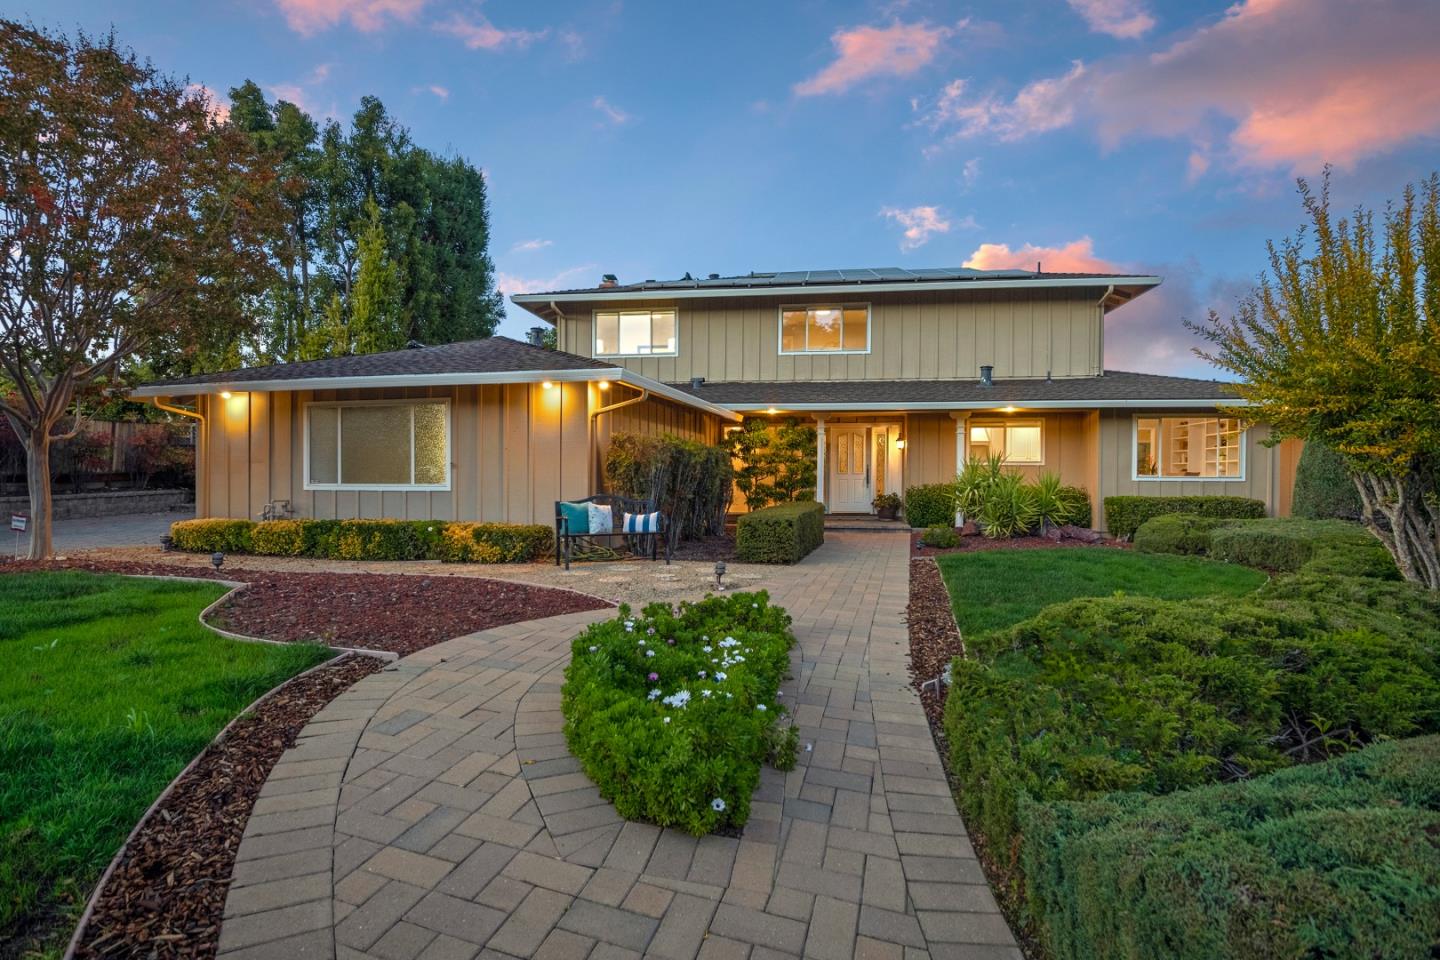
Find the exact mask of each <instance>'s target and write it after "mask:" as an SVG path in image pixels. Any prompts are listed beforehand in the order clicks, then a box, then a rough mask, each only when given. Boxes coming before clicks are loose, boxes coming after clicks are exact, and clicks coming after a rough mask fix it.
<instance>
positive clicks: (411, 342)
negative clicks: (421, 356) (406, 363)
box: [405, 340, 425, 350]
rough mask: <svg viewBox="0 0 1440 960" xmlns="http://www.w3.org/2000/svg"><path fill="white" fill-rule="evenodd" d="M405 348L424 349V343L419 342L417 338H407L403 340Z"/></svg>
mask: <svg viewBox="0 0 1440 960" xmlns="http://www.w3.org/2000/svg"><path fill="white" fill-rule="evenodd" d="M405 349H406V350H424V349H425V344H423V343H421V342H420V341H419V340H407V341H405Z"/></svg>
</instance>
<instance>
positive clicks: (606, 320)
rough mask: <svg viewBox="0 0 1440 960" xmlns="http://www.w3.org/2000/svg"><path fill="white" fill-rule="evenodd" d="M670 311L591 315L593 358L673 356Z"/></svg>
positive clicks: (633, 311) (674, 333)
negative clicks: (592, 317) (593, 327)
mask: <svg viewBox="0 0 1440 960" xmlns="http://www.w3.org/2000/svg"><path fill="white" fill-rule="evenodd" d="M675 328H676V324H675V311H674V310H610V311H596V313H595V356H597V357H653V356H656V355H660V356H674V355H675V352H676V351H675V347H676V344H677V341H676V329H675Z"/></svg>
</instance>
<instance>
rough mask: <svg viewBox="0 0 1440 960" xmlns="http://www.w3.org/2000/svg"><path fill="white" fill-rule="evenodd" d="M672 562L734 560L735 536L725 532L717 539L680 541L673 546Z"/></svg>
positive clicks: (703, 538)
mask: <svg viewBox="0 0 1440 960" xmlns="http://www.w3.org/2000/svg"><path fill="white" fill-rule="evenodd" d="M671 559H674V560H699V561H702V562H703V561H706V560H734V559H735V534H734V533H733V531H732V532H726V533H724V534H722V535H721V536H718V537H702V538H700V539H698V540H681V541H680V542H679V543H678V544H676V545H675V554H674V556H673V557H672V558H671Z"/></svg>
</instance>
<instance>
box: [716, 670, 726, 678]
mask: <svg viewBox="0 0 1440 960" xmlns="http://www.w3.org/2000/svg"><path fill="white" fill-rule="evenodd" d="M725 677H726V674H725V673H724V672H723V671H720V670H716V671H715V679H716V680H724V679H725Z"/></svg>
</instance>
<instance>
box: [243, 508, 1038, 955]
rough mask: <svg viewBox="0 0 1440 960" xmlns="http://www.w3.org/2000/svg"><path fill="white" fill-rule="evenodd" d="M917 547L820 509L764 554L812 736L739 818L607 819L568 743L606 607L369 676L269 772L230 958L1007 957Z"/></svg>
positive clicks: (799, 715)
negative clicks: (921, 695) (911, 635)
mask: <svg viewBox="0 0 1440 960" xmlns="http://www.w3.org/2000/svg"><path fill="white" fill-rule="evenodd" d="M907 551H908V538H906V537H904V536H900V535H894V536H891V535H888V534H867V533H852V534H845V533H839V534H832V535H831V536H830V537H829V538H828V539H827V542H826V544H825V545H824V546H823V547H822V548H821V549H820V550H819V551H817V552H816V553H815V554H812V555H811V557H810V558H808V559H807V560H806V561H805V562H804V563H802V564H800V565H798V566H796V567H793V568H790V569H788V570H785V571H783V572H778V573H777V576H776V577H775V578H774V580H773V586H772V590H771V593H772V597H773V599H774V600H775V601H776V602H778V603H780V604H781V605H783V606H784V607H786V608H787V609H788V610H789V611H790V613H791V615H792V616H793V618H794V621H795V635H796V637H797V638H798V639H799V641H800V642H799V644H798V647H797V651H796V656H795V677H794V679H793V680H791V681H789V682H787V684H786V686H785V688H784V697H785V701H786V702H787V703H788V704H790V706H791V708H792V709H793V710H794V713H795V718H796V721H797V723H798V724H799V726H800V733H801V737H800V742H801V744H802V753H801V758H800V765H799V766H797V768H796V769H795V770H793V771H791V772H790V773H788V774H786V773H780V772H778V771H774V770H770V769H768V768H767V769H766V770H765V771H764V772H763V775H762V778H761V783H760V786H759V788H758V789H757V791H756V794H755V798H754V802H753V804H752V807H751V819H750V821H749V823H748V824H747V825H746V827H745V831H744V836H743V837H742V838H740V839H733V838H726V837H719V836H707V837H702V838H699V839H697V838H694V837H691V836H689V835H687V834H684V833H680V832H678V831H674V830H661V829H659V828H656V827H653V826H649V825H646V824H639V823H627V822H624V821H622V820H621V819H620V818H619V817H618V816H617V815H616V813H615V811H614V808H613V807H612V806H611V805H610V804H609V803H608V802H606V801H605V800H603V799H601V797H600V796H599V794H598V792H597V791H596V789H595V787H594V786H593V785H592V784H591V783H590V781H589V780H588V779H587V778H586V776H585V775H584V773H583V772H581V770H580V766H579V763H578V762H577V761H576V760H575V759H574V758H573V757H571V756H570V754H569V752H568V751H567V750H566V747H565V743H564V738H563V736H562V733H561V727H562V720H561V716H560V709H559V702H560V693H559V691H560V683H561V679H562V678H561V671H562V670H563V668H564V664H565V662H566V658H567V656H568V650H569V643H570V640H571V639H572V638H573V637H574V635H575V633H576V632H577V631H578V630H580V629H581V628H582V627H583V626H584V625H585V624H586V623H588V622H591V621H592V620H595V619H599V618H602V617H605V616H609V615H611V614H609V613H608V612H606V611H600V612H594V613H583V614H571V615H567V616H562V617H552V618H548V619H544V620H534V621H530V622H527V623H522V624H515V625H512V626H508V627H502V628H499V629H495V630H487V631H485V632H483V633H479V634H475V635H472V636H468V637H461V638H458V639H455V640H451V641H448V642H446V643H442V644H440V645H438V646H435V647H431V648H429V649H426V650H423V651H421V652H419V653H417V654H414V655H412V656H409V657H406V658H404V659H403V660H401V661H399V662H398V663H397V664H396V665H395V666H394V668H393V669H390V670H387V671H385V672H382V673H379V674H375V675H373V676H371V677H369V678H367V679H365V680H362V681H361V682H360V683H359V684H357V685H356V686H355V687H354V688H352V689H351V690H350V691H348V692H347V693H346V694H344V695H343V696H341V697H339V698H338V699H336V700H335V701H334V702H333V703H331V704H330V706H328V707H327V708H326V709H325V710H323V711H322V712H321V713H320V714H318V715H317V716H316V717H315V718H314V720H313V721H312V722H311V723H310V725H309V726H308V727H307V728H306V730H305V731H304V734H303V738H302V740H301V741H300V743H299V744H298V745H297V746H296V747H295V748H294V749H292V750H290V751H288V752H287V753H286V754H285V755H284V757H282V759H281V761H280V762H279V764H277V766H276V767H275V770H274V772H273V773H272V774H271V776H270V779H269V781H268V782H267V783H266V785H265V788H264V790H263V792H262V794H261V798H260V800H259V801H258V803H257V804H256V807H255V811H254V814H253V816H252V817H251V819H250V822H249V826H248V827H247V829H246V832H245V839H244V841H243V842H242V844H241V847H240V851H239V856H238V859H237V863H236V866H235V873H234V882H233V885H232V887H231V889H230V893H229V897H228V899H227V901H226V908H225V916H226V919H225V922H224V925H223V926H222V928H221V934H220V957H221V958H222V960H251V958H261V957H264V958H276V960H280V958H320V960H324V958H330V957H332V956H333V957H336V958H339V960H349V958H358V957H379V958H387V960H411V958H420V960H471V958H474V957H477V956H483V957H504V956H511V957H547V958H570V957H573V958H585V957H589V958H592V960H606V958H622V957H636V956H640V955H642V954H643V955H646V956H655V957H664V958H677V960H680V958H685V960H688V958H691V957H696V956H702V957H706V958H731V957H733V958H738V960H744V958H747V957H748V958H751V960H767V958H776V957H784V956H806V957H817V958H821V960H840V958H850V957H866V958H871V957H874V958H894V960H918V958H922V957H926V956H934V957H965V958H991V957H1007V958H1017V960H1018V958H1019V957H1020V952H1019V950H1018V949H1017V948H1016V946H1015V942H1014V940H1013V938H1012V936H1011V933H1010V930H1009V929H1008V927H1007V926H1006V924H1005V921H1004V919H1003V917H1002V916H1001V915H1000V913H999V910H998V909H997V907H996V905H995V901H994V899H993V897H992V896H991V893H990V890H989V888H988V887H987V886H986V885H985V878H984V876H983V875H982V873H981V870H980V867H979V864H978V863H977V862H976V860H975V858H974V853H973V851H972V849H971V847H970V844H969V842H968V840H967V839H966V835H965V829H964V826H963V824H962V822H961V820H960V818H959V816H958V815H957V814H956V812H955V808H954V805H953V803H952V801H951V798H950V795H949V792H948V789H947V786H946V782H945V779H944V773H943V771H942V769H941V766H940V762H939V757H938V755H937V754H936V751H935V745H934V742H933V740H932V739H931V736H930V731H929V728H928V727H927V725H926V722H925V717H924V714H923V713H922V712H921V709H920V705H919V702H918V699H917V698H916V696H915V694H914V692H913V690H912V689H911V687H910V685H909V682H908V678H907V675H906V651H907V648H908V640H907V634H906V628H905V625H904V623H903V621H902V616H903V613H904V610H905V603H906V597H907V591H908V562H909V558H908V556H907Z"/></svg>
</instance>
